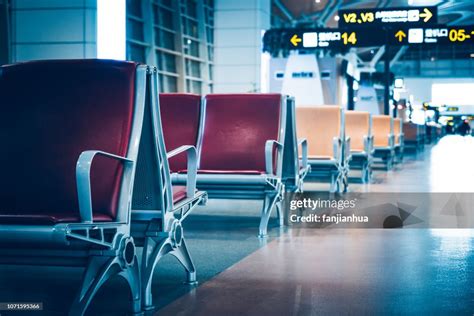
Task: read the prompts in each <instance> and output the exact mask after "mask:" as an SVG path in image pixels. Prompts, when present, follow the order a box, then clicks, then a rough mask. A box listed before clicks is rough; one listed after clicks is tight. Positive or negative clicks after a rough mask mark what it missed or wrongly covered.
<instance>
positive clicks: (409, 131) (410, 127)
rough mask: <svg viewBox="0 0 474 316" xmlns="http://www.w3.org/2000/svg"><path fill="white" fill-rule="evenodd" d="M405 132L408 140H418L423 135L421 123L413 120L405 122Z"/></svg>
mask: <svg viewBox="0 0 474 316" xmlns="http://www.w3.org/2000/svg"><path fill="white" fill-rule="evenodd" d="M403 134H404V137H405V139H407V140H417V139H418V138H419V137H420V136H421V128H420V125H417V124H413V123H412V122H405V123H403Z"/></svg>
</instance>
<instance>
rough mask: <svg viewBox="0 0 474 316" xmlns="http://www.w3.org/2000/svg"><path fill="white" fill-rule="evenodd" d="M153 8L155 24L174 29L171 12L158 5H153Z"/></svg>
mask: <svg viewBox="0 0 474 316" xmlns="http://www.w3.org/2000/svg"><path fill="white" fill-rule="evenodd" d="M153 8H154V10H153V17H154V22H155V24H157V25H161V26H163V27H166V28H169V29H171V30H174V23H173V12H172V11H170V10H167V9H164V8H160V7H158V6H153Z"/></svg>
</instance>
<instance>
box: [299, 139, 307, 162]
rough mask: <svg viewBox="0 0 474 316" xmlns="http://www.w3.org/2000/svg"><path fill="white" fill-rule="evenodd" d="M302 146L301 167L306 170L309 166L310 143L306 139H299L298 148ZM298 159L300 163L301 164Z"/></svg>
mask: <svg viewBox="0 0 474 316" xmlns="http://www.w3.org/2000/svg"><path fill="white" fill-rule="evenodd" d="M300 145H301V165H302V167H303V168H306V166H307V165H308V141H307V140H306V138H301V139H298V146H300ZM299 161H300V160H299V159H298V163H299Z"/></svg>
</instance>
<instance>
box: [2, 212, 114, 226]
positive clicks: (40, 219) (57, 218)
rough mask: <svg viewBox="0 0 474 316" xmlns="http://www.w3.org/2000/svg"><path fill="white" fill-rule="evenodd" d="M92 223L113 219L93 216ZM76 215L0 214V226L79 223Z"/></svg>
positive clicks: (104, 216) (107, 216)
mask: <svg viewBox="0 0 474 316" xmlns="http://www.w3.org/2000/svg"><path fill="white" fill-rule="evenodd" d="M93 220H94V222H112V221H113V220H114V219H113V218H112V217H111V216H110V215H107V214H95V215H94V219H93ZM80 221H81V219H80V217H79V215H78V214H74V213H49V214H34V213H31V214H28V213H26V212H25V213H23V214H18V215H15V214H7V213H6V212H2V214H0V224H9V225H13V224H15V225H55V224H60V223H79V222H80Z"/></svg>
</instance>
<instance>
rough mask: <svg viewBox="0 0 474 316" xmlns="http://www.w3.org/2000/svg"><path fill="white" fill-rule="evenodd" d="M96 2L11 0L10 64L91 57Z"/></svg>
mask: <svg viewBox="0 0 474 316" xmlns="http://www.w3.org/2000/svg"><path fill="white" fill-rule="evenodd" d="M96 3H97V0H67V1H65V0H13V3H12V17H11V18H12V38H11V41H12V52H11V55H12V56H11V59H12V62H18V61H25V60H32V59H55V58H60V59H65V58H94V57H96V56H97V48H96V10H97V4H96Z"/></svg>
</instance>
